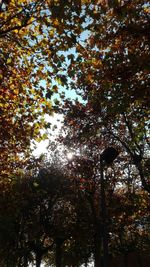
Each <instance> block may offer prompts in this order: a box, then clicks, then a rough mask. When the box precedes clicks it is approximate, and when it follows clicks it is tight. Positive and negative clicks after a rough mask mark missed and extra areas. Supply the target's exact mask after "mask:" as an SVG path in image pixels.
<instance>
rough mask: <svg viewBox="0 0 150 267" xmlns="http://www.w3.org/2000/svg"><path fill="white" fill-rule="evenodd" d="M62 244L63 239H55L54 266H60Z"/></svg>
mask: <svg viewBox="0 0 150 267" xmlns="http://www.w3.org/2000/svg"><path fill="white" fill-rule="evenodd" d="M62 244H63V241H62V240H61V239H60V238H58V239H57V240H56V254H55V261H56V267H61V264H62Z"/></svg>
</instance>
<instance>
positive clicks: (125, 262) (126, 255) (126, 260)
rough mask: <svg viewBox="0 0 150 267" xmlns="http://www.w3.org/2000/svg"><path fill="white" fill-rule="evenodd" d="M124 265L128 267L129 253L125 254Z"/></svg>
mask: <svg viewBox="0 0 150 267" xmlns="http://www.w3.org/2000/svg"><path fill="white" fill-rule="evenodd" d="M124 267H128V253H125V254H124Z"/></svg>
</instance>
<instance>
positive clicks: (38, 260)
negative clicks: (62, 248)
mask: <svg viewBox="0 0 150 267" xmlns="http://www.w3.org/2000/svg"><path fill="white" fill-rule="evenodd" d="M41 261H42V255H41V253H37V254H36V267H40V266H41Z"/></svg>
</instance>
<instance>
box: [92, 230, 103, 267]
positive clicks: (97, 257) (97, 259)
mask: <svg viewBox="0 0 150 267" xmlns="http://www.w3.org/2000/svg"><path fill="white" fill-rule="evenodd" d="M101 266H102V260H101V237H100V236H99V235H98V234H96V235H95V238H94V267H101Z"/></svg>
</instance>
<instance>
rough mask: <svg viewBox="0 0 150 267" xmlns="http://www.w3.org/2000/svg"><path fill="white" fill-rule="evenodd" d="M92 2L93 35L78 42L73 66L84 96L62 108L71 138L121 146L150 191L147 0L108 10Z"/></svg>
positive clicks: (68, 102)
mask: <svg viewBox="0 0 150 267" xmlns="http://www.w3.org/2000/svg"><path fill="white" fill-rule="evenodd" d="M90 7H91V10H92V11H93V10H94V11H93V12H92V11H91V10H90V11H89V13H88V15H89V17H90V18H91V20H89V21H90V22H89V23H87V24H88V26H87V27H88V30H89V37H87V39H86V41H85V43H84V46H81V45H80V44H79V45H78V46H77V52H78V56H77V59H76V62H75V61H74V62H72V63H70V66H69V69H68V74H69V75H70V76H71V72H72V71H73V70H74V72H75V82H74V83H72V88H73V89H74V90H76V92H77V93H79V94H80V95H81V96H82V98H83V100H84V101H83V102H82V103H81V102H79V101H76V102H74V103H72V101H69V100H66V102H65V105H64V107H63V110H62V112H64V114H66V125H68V124H69V125H70V131H69V134H68V136H67V137H68V142H69V139H70V140H72V141H73V140H74V143H79V144H82V146H83V144H84V145H88V146H89V147H91V146H92V145H95V146H97V147H98V146H99V147H100V149H102V148H103V145H104V146H105V144H107V146H109V144H110V145H111V144H112V143H113V144H115V145H117V146H119V147H120V150H121V151H123V150H124V151H125V154H127V155H128V156H129V157H130V158H131V161H132V163H133V165H135V166H136V169H137V172H138V173H139V177H140V179H141V183H142V187H143V188H144V189H145V190H147V191H148V192H149V182H148V177H147V170H146V169H147V167H146V166H147V164H148V157H147V150H148V146H149V141H148V108H147V105H148V103H147V96H148V81H149V78H148V68H149V66H148V64H147V63H148V60H149V49H148V43H149V37H148V36H149V35H148V28H147V25H148V21H149V13H148V7H147V5H146V3H145V1H136V2H134V3H131V2H130V1H127V2H125V1H122V2H121V3H120V6H119V2H118V5H117V6H114V7H113V9H112V8H111V9H110V8H108V9H107V10H105V12H103V10H102V8H101V6H99V5H98V3H96V4H95V5H94V4H93V5H91V6H90ZM141 29H142V30H141ZM146 58H147V60H145V59H146ZM89 139H90V141H89ZM72 141H71V142H72ZM66 142H67V141H66Z"/></svg>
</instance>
